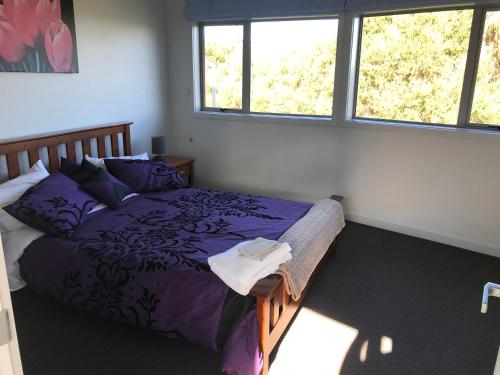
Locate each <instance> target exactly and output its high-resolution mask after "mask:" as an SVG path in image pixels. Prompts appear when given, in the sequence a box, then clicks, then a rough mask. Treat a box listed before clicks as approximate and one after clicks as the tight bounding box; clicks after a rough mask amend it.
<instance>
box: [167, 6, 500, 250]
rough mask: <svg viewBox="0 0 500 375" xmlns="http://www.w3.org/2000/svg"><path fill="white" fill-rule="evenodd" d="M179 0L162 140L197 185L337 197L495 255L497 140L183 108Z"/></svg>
mask: <svg viewBox="0 0 500 375" xmlns="http://www.w3.org/2000/svg"><path fill="white" fill-rule="evenodd" d="M183 3H184V2H183V0H172V1H169V2H168V4H167V28H168V32H167V38H168V41H167V45H168V50H169V52H170V53H169V54H168V64H167V65H168V67H169V70H168V73H169V98H170V100H169V108H170V113H169V115H170V123H171V129H170V133H169V134H170V137H169V141H170V149H171V151H174V152H177V153H180V154H184V155H188V156H193V157H194V158H196V171H195V172H196V180H197V182H198V183H199V184H202V185H205V186H209V187H215V188H221V189H227V190H237V191H247V192H251V193H258V194H267V195H271V196H279V197H284V198H294V199H303V200H309V201H314V200H316V199H320V198H323V197H327V196H328V195H329V194H331V193H341V194H343V195H345V196H346V201H345V209H346V213H347V216H348V217H349V218H351V219H353V220H355V221H359V222H363V223H367V224H371V225H375V226H380V227H383V228H389V229H394V230H397V231H400V232H403V233H409V234H413V235H417V236H420V237H424V238H429V239H432V240H436V241H441V242H444V243H449V244H453V245H458V246H461V247H465V248H468V249H472V250H476V251H479V252H483V253H487V254H492V255H496V256H500V230H499V229H500V164H499V162H500V136H492V135H480V134H471V133H458V132H455V133H452V132H445V131H436V130H422V129H409V128H396V127H379V126H357V127H355V126H353V125H351V126H349V125H346V124H336V126H334V127H332V126H320V125H315V124H311V123H310V122H307V123H298V122H296V124H288V123H287V124H285V123H280V122H279V121H273V120H268V121H266V120H261V121H251V120H248V121H246V120H238V119H231V120H229V119H219V118H216V119H213V116H212V118H211V119H210V118H209V117H208V116H203V115H196V114H193V111H192V104H191V103H190V98H189V97H188V92H189V91H190V90H191V88H192V85H193V69H192V25H191V24H190V23H188V22H186V21H185V20H184V19H183ZM190 138H192V142H190Z"/></svg>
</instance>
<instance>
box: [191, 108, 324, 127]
mask: <svg viewBox="0 0 500 375" xmlns="http://www.w3.org/2000/svg"><path fill="white" fill-rule="evenodd" d="M192 117H193V118H194V119H200V120H212V121H237V122H249V123H258V124H290V125H307V126H311V125H312V126H316V125H319V126H333V125H334V120H333V119H331V118H326V117H308V116H287V115H267V114H255V113H234V112H224V113H222V112H208V111H195V112H194V113H193V115H192Z"/></svg>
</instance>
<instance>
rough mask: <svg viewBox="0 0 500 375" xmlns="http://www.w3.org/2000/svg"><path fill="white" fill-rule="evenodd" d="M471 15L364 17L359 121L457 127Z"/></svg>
mask: <svg viewBox="0 0 500 375" xmlns="http://www.w3.org/2000/svg"><path fill="white" fill-rule="evenodd" d="M472 16H473V11H472V10H452V11H441V12H425V13H413V14H398V15H389V16H373V17H363V19H362V33H361V47H360V56H359V66H358V69H359V74H358V88H357V97H356V112H355V113H356V117H361V118H373V119H384V120H394V121H405V122H421V123H432V124H442V125H457V120H458V113H459V107H460V99H461V93H462V86H463V81H464V72H465V66H466V61H467V52H468V47H469V37H470V34H471V26H472Z"/></svg>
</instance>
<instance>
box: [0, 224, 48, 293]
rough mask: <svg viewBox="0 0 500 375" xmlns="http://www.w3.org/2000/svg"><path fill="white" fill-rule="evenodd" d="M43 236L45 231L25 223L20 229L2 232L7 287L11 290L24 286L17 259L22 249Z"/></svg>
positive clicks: (21, 253) (22, 251)
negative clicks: (7, 280)
mask: <svg viewBox="0 0 500 375" xmlns="http://www.w3.org/2000/svg"><path fill="white" fill-rule="evenodd" d="M43 236H45V233H43V232H39V231H37V230H36V229H33V228H30V227H28V226H27V225H24V227H22V228H20V229H16V230H13V231H10V232H5V233H2V242H3V249H4V254H5V264H6V266H7V275H8V279H9V288H10V290H11V291H12V292H14V291H16V290H19V289H21V288H24V287H25V286H26V282H25V281H24V280H23V279H22V277H21V270H20V266H19V259H21V257H22V255H23V253H24V250H25V249H26V248H27V247H28V246H29V245H30V244H31V243H32V242H33V241H35V240H37V239H39V238H40V237H43Z"/></svg>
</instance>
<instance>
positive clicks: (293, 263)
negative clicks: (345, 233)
mask: <svg viewBox="0 0 500 375" xmlns="http://www.w3.org/2000/svg"><path fill="white" fill-rule="evenodd" d="M344 227H345V221H344V211H343V209H342V205H341V204H340V203H339V202H337V201H334V200H331V199H324V200H321V201H319V202H317V203H316V204H315V205H314V206H313V207H312V208H311V210H310V211H309V212H308V213H307V214H306V216H304V217H303V218H302V219H300V220H299V221H297V222H296V223H295V224H294V225H293V226H292V227H291V228H290V229H289V230H288V231H286V232H285V234H283V236H281V238H280V239H279V241H280V242H287V243H288V244H290V247H291V248H292V256H293V258H292V260H290V261H289V262H287V263H285V264H282V265H281V266H280V268H279V269H278V271H277V272H276V273H277V274H278V275H281V276H283V278H284V280H285V286H286V290H287V292H288V293H289V294H290V295H291V296H292V298H293V300H295V301H297V300H298V299H299V298H300V296H301V294H302V291H303V290H304V289H305V287H306V286H307V283H308V281H309V279H310V277H311V275H312V274H313V272H314V270H315V269H316V266H317V265H318V263H319V262H320V261H321V259H322V258H323V256H324V255H325V253H326V252H327V251H328V249H329V247H330V245H331V244H332V242H333V240H334V239H335V237H337V235H338V234H339V233H340V232H341V230H342V229H343V228H344Z"/></svg>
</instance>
